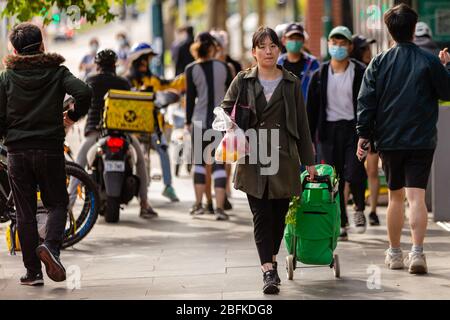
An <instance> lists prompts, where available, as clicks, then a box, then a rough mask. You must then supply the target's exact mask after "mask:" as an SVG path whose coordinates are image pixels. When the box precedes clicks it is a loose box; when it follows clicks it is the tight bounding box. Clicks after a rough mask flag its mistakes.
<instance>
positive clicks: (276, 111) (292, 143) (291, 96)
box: [221, 66, 314, 199]
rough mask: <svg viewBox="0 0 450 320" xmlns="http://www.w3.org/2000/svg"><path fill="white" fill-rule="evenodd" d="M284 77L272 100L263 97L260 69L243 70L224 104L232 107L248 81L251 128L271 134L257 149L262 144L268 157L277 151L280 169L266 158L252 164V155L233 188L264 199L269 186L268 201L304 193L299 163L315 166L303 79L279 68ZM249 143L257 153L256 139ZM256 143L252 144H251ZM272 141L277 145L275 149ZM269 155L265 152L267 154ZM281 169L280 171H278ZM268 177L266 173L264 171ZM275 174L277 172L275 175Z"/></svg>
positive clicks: (241, 165) (242, 165)
mask: <svg viewBox="0 0 450 320" xmlns="http://www.w3.org/2000/svg"><path fill="white" fill-rule="evenodd" d="M278 67H279V68H280V69H281V70H282V72H283V78H282V80H281V82H280V84H279V85H278V87H277V88H276V89H275V91H274V93H273V95H272V97H271V98H270V101H269V102H267V101H266V98H265V96H264V92H263V87H262V85H261V84H260V82H259V81H258V68H257V67H253V68H252V69H248V70H246V71H242V72H240V73H239V74H238V76H236V78H235V79H234V80H233V82H232V83H231V85H230V88H229V89H228V91H227V93H226V95H225V98H224V100H223V102H222V105H221V106H222V107H223V108H226V109H227V110H230V109H232V108H233V106H234V104H235V101H236V99H237V96H238V92H239V88H240V87H242V83H243V82H242V81H247V86H246V87H247V101H248V104H249V106H250V108H251V112H250V120H249V122H250V123H249V129H253V132H257V135H256V136H259V134H260V132H261V130H262V129H266V130H267V132H269V134H267V135H264V134H263V136H267V138H262V139H261V138H258V139H257V144H258V146H257V147H258V148H257V149H259V148H261V146H262V145H264V146H265V150H269V152H268V154H269V155H272V154H271V152H270V150H272V152H277V153H278V155H279V158H278V159H279V160H278V166H277V165H276V163H275V162H277V161H275V160H274V159H276V157H274V158H272V159H273V160H272V161H271V162H269V164H267V159H263V161H261V159H260V158H259V157H258V158H257V161H256V163H254V162H255V161H253V164H250V163H249V158H250V157H249V156H246V157H245V158H243V159H241V161H239V162H238V165H237V168H236V172H235V177H234V187H235V188H236V189H238V190H242V191H243V192H245V193H247V194H249V195H251V196H254V197H256V198H258V199H262V197H263V194H264V191H265V189H266V186H267V185H268V197H269V199H285V198H291V197H292V196H298V195H300V194H301V192H302V190H301V188H302V187H301V183H300V163H302V164H304V165H307V166H310V165H313V164H314V151H313V146H312V142H311V136H310V131H309V125H308V117H307V115H306V108H305V104H304V101H303V97H302V93H301V92H302V91H301V83H300V80H299V79H298V78H297V77H296V76H294V75H293V74H292V73H290V72H289V71H287V70H285V69H284V68H282V67H281V66H278ZM273 129H278V130H279V143H276V140H273V137H274V135H273V132H272V130H273ZM249 141H250V149H251V150H252V152H253V151H255V150H256V148H255V147H256V146H255V140H251V139H250V140H249ZM252 141H253V143H252ZM272 141H274V142H273V143H274V144H275V145H273V146H272V144H273V143H272ZM266 153H267V152H263V154H266ZM276 168H278V170H275V169H276ZM264 171H266V172H265V174H263V172H264ZM275 171H276V172H275Z"/></svg>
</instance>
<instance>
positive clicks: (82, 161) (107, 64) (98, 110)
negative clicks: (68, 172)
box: [69, 49, 158, 219]
mask: <svg viewBox="0 0 450 320" xmlns="http://www.w3.org/2000/svg"><path fill="white" fill-rule="evenodd" d="M117 60H118V57H117V55H116V53H115V52H114V51H112V50H110V49H105V50H102V51H100V52H99V53H97V55H96V56H95V59H94V61H95V64H96V68H97V70H96V71H97V74H96V75H94V76H90V77H88V78H87V79H86V82H87V83H88V84H89V85H90V86H91V87H92V93H93V94H92V105H91V107H90V108H89V111H88V117H87V121H86V128H85V139H84V141H83V143H82V144H81V146H80V150H79V151H78V154H77V163H78V164H79V165H81V166H82V167H83V168H84V167H85V166H86V165H87V162H88V161H87V157H86V156H87V154H88V152H89V150H90V149H91V148H92V146H94V145H95V143H96V142H97V140H98V139H99V137H100V123H101V120H102V116H103V111H104V108H105V100H104V97H105V95H106V93H107V92H108V91H109V90H111V89H116V90H126V91H128V90H131V84H130V82H129V81H128V80H127V79H125V78H122V77H120V76H118V75H117V74H116V64H117ZM130 138H131V140H132V145H133V147H134V149H135V150H136V155H137V163H136V172H137V175H138V176H139V179H140V187H139V198H140V205H141V211H140V215H139V216H140V217H141V218H143V219H151V218H154V217H157V216H158V214H157V213H156V212H155V211H154V210H153V208H152V207H151V206H150V204H149V203H148V198H147V191H148V190H147V186H148V179H149V178H148V176H147V169H146V167H145V161H144V153H143V152H142V149H141V146H140V144H139V140H138V139H137V138H136V137H135V136H134V135H130ZM76 186H77V185H76V183H75V181H74V182H72V181H71V184H70V187H69V192H70V195H71V201H70V205H73V202H74V201H73V195H75V193H76Z"/></svg>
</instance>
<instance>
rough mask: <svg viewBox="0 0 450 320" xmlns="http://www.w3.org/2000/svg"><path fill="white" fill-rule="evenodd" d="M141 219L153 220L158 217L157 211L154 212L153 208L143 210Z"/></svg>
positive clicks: (140, 215) (140, 214)
mask: <svg viewBox="0 0 450 320" xmlns="http://www.w3.org/2000/svg"><path fill="white" fill-rule="evenodd" d="M139 217H141V218H142V219H153V218H156V217H158V213H157V212H156V211H155V210H153V209H152V208H151V207H148V208H141V212H140V213H139Z"/></svg>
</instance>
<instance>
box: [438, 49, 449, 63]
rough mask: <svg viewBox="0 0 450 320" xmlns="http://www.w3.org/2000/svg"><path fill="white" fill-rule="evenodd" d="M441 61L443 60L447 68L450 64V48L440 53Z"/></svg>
mask: <svg viewBox="0 0 450 320" xmlns="http://www.w3.org/2000/svg"><path fill="white" fill-rule="evenodd" d="M439 59H441V62H442V64H443V65H444V66H445V65H447V63H449V62H450V53H448V48H445V49H444V50H442V51H440V52H439Z"/></svg>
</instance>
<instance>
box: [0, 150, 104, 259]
mask: <svg viewBox="0 0 450 320" xmlns="http://www.w3.org/2000/svg"><path fill="white" fill-rule="evenodd" d="M6 156H7V151H6V149H5V148H4V147H3V146H2V145H0V222H7V221H8V220H10V221H11V224H10V226H9V228H8V231H9V233H10V234H9V235H8V234H7V238H8V236H9V239H10V241H11V243H12V244H14V245H11V246H10V253H11V254H15V251H16V249H18V248H19V246H17V245H16V244H15V241H13V239H16V237H17V236H16V233H17V225H16V210H15V206H14V201H13V197H12V193H11V189H10V186H9V181H8V179H7V173H8V166H7V162H6V161H5V159H6ZM66 175H67V179H66V181H67V182H66V185H67V187H68V186H69V182H70V180H71V178H72V179H76V180H77V189H76V194H75V195H74V197H76V198H75V199H71V200H72V201H73V205H71V208H70V209H69V210H68V212H67V216H68V219H67V224H66V229H65V231H64V240H63V244H62V248H63V249H65V248H67V247H71V246H73V245H75V244H76V243H78V242H80V241H81V240H82V239H83V238H85V237H86V236H87V234H88V233H89V232H90V231H91V230H92V228H93V226H94V224H95V222H96V221H97V218H98V213H99V204H100V200H99V199H100V196H99V193H98V190H97V185H96V184H95V182H94V181H93V180H92V179H91V177H90V176H89V174H88V173H87V172H86V171H85V170H84V169H83V168H81V167H80V166H79V165H78V164H76V163H74V162H70V161H66ZM5 177H6V178H5ZM69 196H70V195H69ZM37 198H38V210H37V215H43V217H46V216H45V214H47V211H46V209H45V207H44V206H43V204H42V202H41V201H40V193H39V191H38V190H37ZM45 220H46V219H45ZM42 223H45V221H44V222H42ZM41 238H43V235H41ZM16 247H17V248H16Z"/></svg>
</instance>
